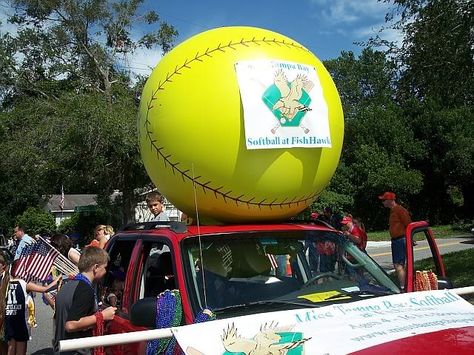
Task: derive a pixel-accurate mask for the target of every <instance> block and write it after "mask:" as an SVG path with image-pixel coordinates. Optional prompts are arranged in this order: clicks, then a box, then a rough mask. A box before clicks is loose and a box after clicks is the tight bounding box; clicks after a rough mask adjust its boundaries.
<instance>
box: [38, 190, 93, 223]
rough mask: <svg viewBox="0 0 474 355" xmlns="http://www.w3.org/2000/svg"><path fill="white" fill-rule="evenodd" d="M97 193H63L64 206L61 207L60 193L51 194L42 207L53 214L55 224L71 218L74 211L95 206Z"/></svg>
mask: <svg viewBox="0 0 474 355" xmlns="http://www.w3.org/2000/svg"><path fill="white" fill-rule="evenodd" d="M96 198H97V195H92V194H91V195H64V208H63V209H61V195H51V197H50V198H49V200H48V202H47V203H46V206H45V207H44V209H45V210H46V211H48V212H50V213H51V214H52V215H53V216H54V220H55V222H56V226H59V225H60V224H61V222H62V221H64V220H65V219H67V218H71V216H72V214H73V213H74V212H79V211H85V210H87V209H91V208H95V207H94V206H97V201H96Z"/></svg>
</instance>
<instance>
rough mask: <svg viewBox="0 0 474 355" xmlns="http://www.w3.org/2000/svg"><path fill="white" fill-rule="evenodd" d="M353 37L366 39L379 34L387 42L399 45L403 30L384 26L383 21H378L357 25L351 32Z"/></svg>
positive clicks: (401, 40)
mask: <svg viewBox="0 0 474 355" xmlns="http://www.w3.org/2000/svg"><path fill="white" fill-rule="evenodd" d="M353 34H354V37H355V39H357V40H368V39H369V38H370V37H375V36H377V35H378V36H379V37H380V38H381V39H384V40H386V41H389V42H393V43H395V44H396V45H397V46H400V45H401V44H402V42H403V32H402V31H400V30H395V29H392V28H385V23H378V24H374V25H371V26H365V27H359V28H357V29H355V30H354V32H353Z"/></svg>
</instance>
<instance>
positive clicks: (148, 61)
mask: <svg viewBox="0 0 474 355" xmlns="http://www.w3.org/2000/svg"><path fill="white" fill-rule="evenodd" d="M162 57H163V52H162V51H161V49H158V48H156V49H146V48H139V49H137V50H136V51H135V52H134V53H133V54H128V55H126V56H122V57H121V58H120V59H119V60H118V61H117V63H118V65H119V66H120V68H121V69H123V70H128V71H130V74H131V75H132V79H134V78H136V76H138V75H142V76H148V75H150V73H151V71H152V70H153V68H155V66H156V65H157V64H158V62H159V61H160V60H161V58H162Z"/></svg>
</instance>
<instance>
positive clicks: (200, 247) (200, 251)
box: [191, 163, 207, 308]
mask: <svg viewBox="0 0 474 355" xmlns="http://www.w3.org/2000/svg"><path fill="white" fill-rule="evenodd" d="M191 169H192V173H193V192H194V207H195V209H196V225H197V234H198V240H199V258H200V259H201V275H202V290H203V293H204V305H205V306H206V308H207V291H206V278H205V276H204V259H203V257H202V243H201V229H200V221H199V208H198V203H197V194H196V184H195V179H194V178H195V175H194V163H191Z"/></svg>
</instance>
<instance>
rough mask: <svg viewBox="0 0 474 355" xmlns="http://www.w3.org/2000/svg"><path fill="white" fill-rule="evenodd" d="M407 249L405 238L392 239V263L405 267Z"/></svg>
mask: <svg viewBox="0 0 474 355" xmlns="http://www.w3.org/2000/svg"><path fill="white" fill-rule="evenodd" d="M406 249H407V248H406V240H405V236H403V237H401V238H394V239H392V262H393V263H394V264H399V265H405V262H406V259H407V256H406Z"/></svg>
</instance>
